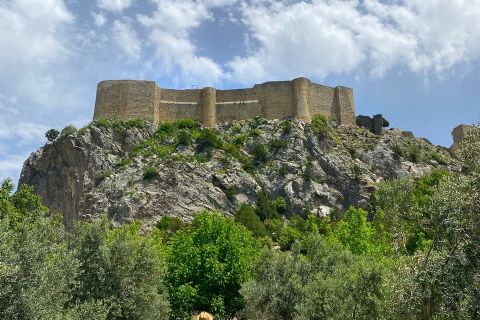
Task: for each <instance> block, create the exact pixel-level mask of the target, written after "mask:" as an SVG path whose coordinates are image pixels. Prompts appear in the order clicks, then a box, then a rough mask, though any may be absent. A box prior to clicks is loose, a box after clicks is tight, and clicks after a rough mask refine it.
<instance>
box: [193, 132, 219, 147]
mask: <svg viewBox="0 0 480 320" xmlns="http://www.w3.org/2000/svg"><path fill="white" fill-rule="evenodd" d="M197 143H198V145H197V151H198V152H202V151H204V150H205V149H207V148H221V147H222V145H223V143H222V141H221V140H220V139H219V138H218V136H217V132H216V131H215V130H213V129H203V130H202V132H201V133H200V136H199V137H198V139H197Z"/></svg>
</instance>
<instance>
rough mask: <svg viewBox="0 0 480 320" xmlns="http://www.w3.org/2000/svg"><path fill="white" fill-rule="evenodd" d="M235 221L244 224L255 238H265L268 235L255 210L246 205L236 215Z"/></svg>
mask: <svg viewBox="0 0 480 320" xmlns="http://www.w3.org/2000/svg"><path fill="white" fill-rule="evenodd" d="M235 221H236V222H238V223H241V224H243V225H244V226H245V227H246V228H247V229H248V230H250V231H251V232H252V234H253V235H254V236H255V237H264V236H266V235H267V231H266V229H265V225H264V224H263V223H262V221H261V220H260V218H259V217H258V216H257V215H256V214H255V210H254V209H253V208H252V207H251V206H249V205H248V204H246V203H243V204H242V205H241V206H240V209H238V211H237V214H236V215H235Z"/></svg>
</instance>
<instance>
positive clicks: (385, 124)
mask: <svg viewBox="0 0 480 320" xmlns="http://www.w3.org/2000/svg"><path fill="white" fill-rule="evenodd" d="M382 121H383V123H382V127H384V128H387V127H390V122H388V120H387V119H385V118H383V117H382Z"/></svg>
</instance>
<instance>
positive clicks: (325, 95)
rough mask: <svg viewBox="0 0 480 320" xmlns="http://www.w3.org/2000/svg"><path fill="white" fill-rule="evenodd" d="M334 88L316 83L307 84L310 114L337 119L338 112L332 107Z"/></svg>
mask: <svg viewBox="0 0 480 320" xmlns="http://www.w3.org/2000/svg"><path fill="white" fill-rule="evenodd" d="M334 91H335V89H334V88H332V87H327V86H322V85H320V84H316V83H311V82H310V83H309V85H308V105H309V108H310V114H312V115H315V114H322V115H324V116H326V117H328V118H331V119H338V118H339V117H338V113H337V111H336V110H334V108H333V95H334Z"/></svg>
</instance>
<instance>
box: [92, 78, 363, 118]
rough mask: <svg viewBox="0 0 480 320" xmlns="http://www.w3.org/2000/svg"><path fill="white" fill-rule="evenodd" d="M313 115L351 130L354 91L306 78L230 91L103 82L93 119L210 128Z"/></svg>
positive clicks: (136, 81) (123, 81) (131, 82)
mask: <svg viewBox="0 0 480 320" xmlns="http://www.w3.org/2000/svg"><path fill="white" fill-rule="evenodd" d="M316 114H322V115H324V116H326V117H329V118H330V119H334V120H338V121H340V123H341V124H355V104H354V100H353V90H352V89H351V88H347V87H341V86H337V87H335V88H332V87H327V86H323V85H319V84H316V83H312V82H311V81H310V80H308V79H306V78H297V79H294V80H292V81H271V82H265V83H262V84H256V85H255V86H253V88H248V89H233V90H217V89H215V88H212V87H205V88H203V89H192V90H189V89H187V90H173V89H164V88H160V87H159V86H158V85H157V83H156V82H155V81H138V80H107V81H102V82H100V83H99V84H98V86H97V98H96V101H95V112H94V115H93V119H94V120H95V119H99V118H111V117H114V116H116V117H119V118H121V119H135V118H140V119H145V120H153V121H154V122H156V123H157V122H161V121H162V122H163V121H168V122H174V121H176V120H179V119H185V118H190V119H193V120H199V121H201V122H202V123H203V124H204V125H206V126H208V127H211V126H214V125H216V124H218V123H222V122H225V121H231V120H247V119H253V118H255V117H257V116H259V117H262V118H266V119H282V118H285V117H289V116H295V117H298V118H301V119H303V120H304V121H305V122H310V121H311V118H312V117H313V116H314V115H316Z"/></svg>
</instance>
